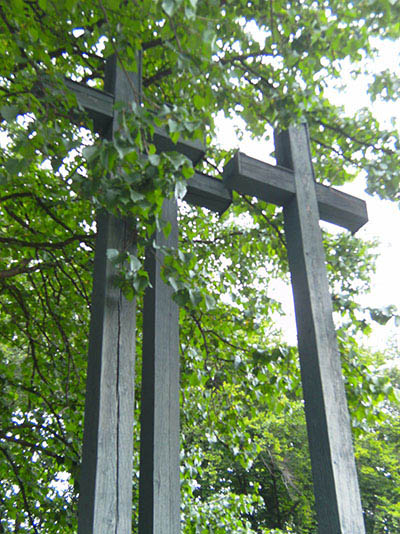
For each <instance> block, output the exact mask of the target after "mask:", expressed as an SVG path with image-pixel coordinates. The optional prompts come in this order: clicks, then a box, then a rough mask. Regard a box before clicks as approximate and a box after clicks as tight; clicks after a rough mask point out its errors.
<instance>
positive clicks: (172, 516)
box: [139, 200, 180, 534]
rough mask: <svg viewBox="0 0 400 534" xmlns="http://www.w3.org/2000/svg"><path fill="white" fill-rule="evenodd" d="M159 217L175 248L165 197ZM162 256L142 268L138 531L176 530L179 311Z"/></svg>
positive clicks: (150, 257)
mask: <svg viewBox="0 0 400 534" xmlns="http://www.w3.org/2000/svg"><path fill="white" fill-rule="evenodd" d="M163 218H164V220H166V221H169V222H170V223H171V233H170V234H169V237H168V239H165V237H164V235H163V233H162V232H159V233H157V235H156V237H155V241H156V244H157V246H163V245H166V246H168V247H177V245H178V225H177V206H176V202H175V201H174V200H166V201H165V203H164V207H163ZM162 261H163V260H162V256H161V253H160V251H159V250H154V249H151V250H149V251H148V254H147V258H146V269H147V272H148V273H149V277H150V281H151V285H152V287H151V288H149V289H148V290H146V294H145V298H144V312H143V371H142V373H143V375H142V411H141V439H140V483H139V534H178V533H179V532H180V483H179V313H178V307H177V305H176V304H175V302H174V301H173V300H172V298H171V297H172V289H171V287H170V286H168V285H166V284H165V283H164V282H163V280H162V279H161V268H162Z"/></svg>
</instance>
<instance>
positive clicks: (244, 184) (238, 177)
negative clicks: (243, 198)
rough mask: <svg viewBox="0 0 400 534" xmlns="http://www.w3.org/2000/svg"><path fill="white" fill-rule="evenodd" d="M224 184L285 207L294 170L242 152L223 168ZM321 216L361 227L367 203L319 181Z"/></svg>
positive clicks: (292, 190)
mask: <svg viewBox="0 0 400 534" xmlns="http://www.w3.org/2000/svg"><path fill="white" fill-rule="evenodd" d="M224 183H225V185H226V187H227V188H228V189H235V190H236V191H238V192H240V193H243V194H246V195H252V196H256V197H258V198H260V199H261V200H265V201H266V202H271V203H272V204H276V205H278V206H285V205H287V203H288V202H290V200H291V199H292V198H293V196H294V195H295V183H294V174H293V171H292V170H290V169H287V168H285V167H281V166H279V165H277V166H274V165H270V164H268V163H264V162H263V161H259V160H257V159H255V158H251V157H249V156H246V154H242V153H241V152H237V153H236V155H235V156H234V157H233V158H232V159H231V160H230V161H229V162H228V164H227V165H226V167H225V169H224ZM316 194H317V201H318V210H319V215H320V218H321V219H322V220H324V221H327V222H330V223H333V224H337V225H339V226H342V227H344V228H347V229H348V230H350V231H351V232H353V233H354V232H356V231H357V230H359V229H360V228H361V227H362V226H363V225H364V224H365V223H366V222H367V221H368V214H367V206H366V203H365V202H364V201H363V200H361V199H359V198H356V197H353V196H352V195H349V194H347V193H343V192H342V191H338V190H337V189H334V188H332V187H328V186H326V185H323V184H319V183H316Z"/></svg>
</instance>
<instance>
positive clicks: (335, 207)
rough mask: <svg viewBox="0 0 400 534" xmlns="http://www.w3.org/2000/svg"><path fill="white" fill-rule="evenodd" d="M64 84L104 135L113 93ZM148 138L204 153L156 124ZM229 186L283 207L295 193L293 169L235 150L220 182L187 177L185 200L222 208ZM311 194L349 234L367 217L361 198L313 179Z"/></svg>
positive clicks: (193, 154)
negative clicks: (313, 186)
mask: <svg viewBox="0 0 400 534" xmlns="http://www.w3.org/2000/svg"><path fill="white" fill-rule="evenodd" d="M66 85H67V87H68V88H69V89H70V90H71V91H73V92H74V93H75V95H76V98H77V101H78V104H79V105H80V106H81V107H82V109H84V110H85V111H86V113H88V115H89V117H90V118H91V119H92V120H93V125H94V128H95V130H96V131H97V132H99V133H100V134H104V133H105V132H106V131H107V129H108V128H109V127H110V124H111V122H112V119H113V113H114V111H113V106H114V98H113V95H111V94H110V93H107V92H104V91H99V90H97V89H93V88H91V87H88V86H84V85H82V84H79V83H76V82H72V81H70V80H67V81H66ZM153 143H154V144H155V146H156V147H157V150H158V151H160V152H162V151H172V150H176V151H178V152H180V153H182V154H185V155H186V156H187V157H188V158H189V159H190V160H191V161H192V162H193V163H194V164H196V163H197V162H198V161H200V160H201V158H202V157H203V155H204V149H203V147H202V146H201V143H199V142H193V141H178V143H177V144H174V143H173V142H172V140H171V139H170V138H169V136H168V134H166V133H165V132H163V131H162V130H161V129H160V128H156V129H155V133H154V137H153ZM231 190H235V191H238V192H240V193H243V194H246V195H252V196H256V197H258V198H260V199H261V200H265V201H266V202H270V203H272V204H276V205H278V206H285V205H286V204H287V203H288V202H289V201H290V200H291V199H292V198H293V196H294V194H295V185H294V177H293V171H292V170H290V169H287V168H286V167H281V166H274V165H269V164H268V163H264V162H263V161H259V160H257V159H254V158H251V157H249V156H246V155H245V154H243V153H241V152H237V153H236V155H235V156H234V158H232V159H231V161H229V163H228V164H227V165H226V167H225V169H224V180H223V182H222V181H221V180H218V179H216V178H212V177H211V176H207V175H205V174H200V173H196V174H195V176H194V177H193V178H192V179H191V180H189V182H188V192H187V195H186V197H185V200H186V201H187V202H189V203H190V204H194V205H196V206H202V207H205V208H208V209H209V210H212V211H217V212H220V213H221V212H223V211H225V210H226V209H227V208H228V207H229V205H230V203H231ZM316 193H317V200H318V209H319V215H320V218H321V219H322V220H324V221H327V222H330V223H333V224H336V225H338V226H342V227H343V228H347V229H348V230H350V231H351V232H353V233H354V232H356V231H357V230H359V229H360V228H361V227H362V226H363V225H364V224H365V223H366V222H367V221H368V214H367V207H366V203H365V202H364V201H363V200H361V199H359V198H356V197H353V196H352V195H348V194H347V193H343V192H342V191H338V190H337V189H334V188H332V187H328V186H326V185H323V184H320V183H317V184H316Z"/></svg>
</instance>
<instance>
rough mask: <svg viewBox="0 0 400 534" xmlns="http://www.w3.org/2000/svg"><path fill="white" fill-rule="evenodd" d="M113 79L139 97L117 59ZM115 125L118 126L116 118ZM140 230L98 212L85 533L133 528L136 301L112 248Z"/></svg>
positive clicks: (118, 94) (125, 244) (83, 481)
mask: <svg viewBox="0 0 400 534" xmlns="http://www.w3.org/2000/svg"><path fill="white" fill-rule="evenodd" d="M131 82H132V83H134V82H135V80H131ZM107 83H108V87H109V89H110V90H112V91H113V92H114V93H115V99H116V100H120V101H125V102H129V101H130V100H131V99H132V98H133V97H134V95H133V91H132V88H131V84H130V83H127V81H126V76H125V74H124V73H122V71H121V70H120V69H118V67H117V65H116V63H115V62H114V63H113V64H112V65H111V66H109V71H108V78H107ZM135 83H138V82H137V80H136V82H135ZM112 124H113V126H112V128H115V125H116V121H115V119H114V122H113V123H112ZM111 134H112V130H109V131H108V135H111ZM133 236H134V232H133V225H132V223H130V222H128V221H124V220H118V219H116V218H115V217H113V216H111V215H109V214H107V213H102V214H100V215H99V216H98V220H97V240H96V253H95V265H94V277H93V295H92V310H91V326H90V338H89V356H88V373H87V386H86V406H85V428H84V439H83V453H82V468H81V477H80V498H79V521H78V533H79V534H131V531H132V455H133V413H134V379H135V375H134V373H135V320H136V316H135V302H134V301H132V302H129V301H127V300H126V299H125V298H124V296H123V295H122V293H121V291H120V290H119V289H118V288H117V287H116V286H115V283H114V276H115V268H114V266H113V265H112V264H111V263H110V262H109V261H108V259H107V250H108V249H116V250H119V251H125V250H129V251H131V252H134V250H135V247H134V243H133Z"/></svg>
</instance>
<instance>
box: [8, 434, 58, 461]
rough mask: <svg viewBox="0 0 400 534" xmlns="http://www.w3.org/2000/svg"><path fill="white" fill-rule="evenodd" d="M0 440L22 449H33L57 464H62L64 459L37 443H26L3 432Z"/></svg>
mask: <svg viewBox="0 0 400 534" xmlns="http://www.w3.org/2000/svg"><path fill="white" fill-rule="evenodd" d="M0 439H4V440H6V441H9V442H10V443H16V444H17V445H21V446H23V447H28V448H29V449H33V450H34V451H38V452H40V453H42V454H44V455H45V456H50V457H51V458H55V459H56V460H57V461H58V462H61V463H62V462H64V461H65V458H64V457H63V456H60V455H59V454H57V453H55V452H53V451H52V450H50V449H48V448H45V447H42V446H41V445H38V444H37V443H31V442H30V441H26V440H25V439H21V438H16V437H15V436H7V433H5V432H0Z"/></svg>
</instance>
